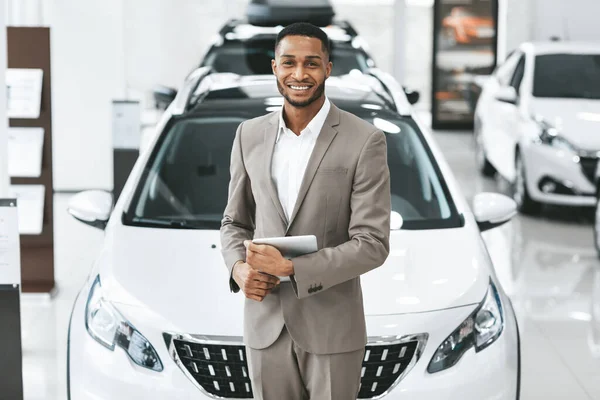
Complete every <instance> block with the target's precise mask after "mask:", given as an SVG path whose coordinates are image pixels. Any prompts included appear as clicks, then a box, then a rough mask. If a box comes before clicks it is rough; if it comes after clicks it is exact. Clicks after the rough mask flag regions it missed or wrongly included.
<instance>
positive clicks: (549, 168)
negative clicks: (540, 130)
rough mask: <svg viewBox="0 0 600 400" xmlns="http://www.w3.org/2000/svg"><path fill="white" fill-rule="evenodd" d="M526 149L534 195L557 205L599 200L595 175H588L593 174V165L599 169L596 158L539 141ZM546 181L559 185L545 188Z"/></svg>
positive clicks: (529, 183)
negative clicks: (548, 189) (593, 176)
mask: <svg viewBox="0 0 600 400" xmlns="http://www.w3.org/2000/svg"><path fill="white" fill-rule="evenodd" d="M522 152H523V162H524V165H525V173H526V178H527V179H526V180H527V191H528V192H529V195H530V196H531V198H532V199H534V200H536V201H539V202H541V203H547V204H556V205H570V206H593V205H594V204H595V187H594V185H593V184H592V182H591V179H590V178H591V176H590V177H588V176H586V174H587V175H590V173H591V170H592V169H593V170H595V160H594V159H592V158H590V157H582V156H583V154H582V155H580V154H576V153H573V152H571V151H568V150H559V149H556V148H554V147H551V146H547V145H541V144H535V143H532V144H529V145H527V146H523V148H522ZM586 171H587V172H586ZM546 182H551V183H552V185H551V186H554V187H556V188H557V189H556V190H554V191H551V192H545V191H543V190H542V187H543V186H544V183H546Z"/></svg>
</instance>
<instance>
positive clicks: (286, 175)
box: [271, 98, 331, 221]
mask: <svg viewBox="0 0 600 400" xmlns="http://www.w3.org/2000/svg"><path fill="white" fill-rule="evenodd" d="M330 108H331V103H330V102H329V99H327V98H325V103H324V104H323V106H322V107H321V109H320V110H319V112H318V113H317V115H315V116H314V118H313V119H312V120H311V121H310V122H309V123H308V125H307V126H306V128H305V129H304V130H302V131H301V132H300V135H299V136H296V134H295V133H294V132H292V131H291V130H290V129H288V127H287V126H286V125H285V121H284V119H283V108H282V109H281V113H280V114H279V129H278V133H277V139H276V142H275V150H274V152H273V161H272V163H271V176H272V178H273V181H274V182H275V186H276V187H277V194H278V196H279V201H280V202H281V205H282V206H283V210H284V211H285V215H286V217H287V219H288V221H289V220H290V217H291V216H292V212H293V211H294V206H295V205H296V199H297V198H298V191H299V190H300V184H301V183H302V179H303V178H304V172H305V171H306V166H307V164H308V160H309V158H310V155H311V154H312V151H313V149H314V148H315V143H316V142H317V138H318V137H319V133H321V128H323V124H324V123H325V119H327V115H328V114H329V110H330Z"/></svg>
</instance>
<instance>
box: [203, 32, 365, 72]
mask: <svg viewBox="0 0 600 400" xmlns="http://www.w3.org/2000/svg"><path fill="white" fill-rule="evenodd" d="M274 47H275V41H274V40H261V41H258V40H256V41H246V42H235V43H229V44H225V45H224V46H222V47H216V48H214V49H213V50H212V51H210V52H209V53H208V54H207V56H206V59H205V61H204V62H203V63H202V65H203V66H206V65H210V66H212V67H213V68H214V69H215V71H216V72H232V73H235V74H238V75H265V74H266V75H268V74H272V73H273V71H272V69H271V60H272V59H274V58H275V50H274ZM330 59H331V62H332V63H333V68H332V71H331V75H333V76H340V75H346V74H348V73H350V71H352V70H354V69H356V70H359V71H362V72H364V71H366V70H367V69H369V64H368V57H367V56H366V55H365V53H363V52H362V51H361V50H356V49H352V48H344V47H336V46H335V43H332V50H331V57H330Z"/></svg>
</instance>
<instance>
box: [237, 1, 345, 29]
mask: <svg viewBox="0 0 600 400" xmlns="http://www.w3.org/2000/svg"><path fill="white" fill-rule="evenodd" d="M334 15H335V13H334V12H333V7H332V6H331V4H330V3H329V0H302V1H298V0H251V1H250V3H249V4H248V8H247V9H246V18H248V22H249V23H250V24H252V25H257V26H277V25H283V26H285V25H289V24H291V23H294V22H310V23H311V24H313V25H316V26H321V27H324V26H327V25H329V24H331V21H332V20H333V17H334Z"/></svg>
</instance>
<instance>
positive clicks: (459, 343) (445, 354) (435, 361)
mask: <svg viewBox="0 0 600 400" xmlns="http://www.w3.org/2000/svg"><path fill="white" fill-rule="evenodd" d="M503 329H504V310H503V309H502V302H501V301H500V296H499V295H498V290H497V289H496V286H494V284H493V283H492V282H491V281H490V286H489V288H488V291H487V293H486V295H485V297H484V298H483V301H482V302H481V303H480V304H479V306H478V307H477V309H476V310H475V311H473V313H472V314H471V315H470V316H469V317H468V318H467V319H466V320H465V321H464V322H463V323H462V324H460V326H459V327H458V328H457V329H456V330H455V331H454V332H452V334H451V335H450V336H448V338H446V340H444V342H443V343H442V344H441V345H440V347H438V349H437V351H436V352H435V354H434V355H433V358H432V359H431V362H430V363H429V366H428V367H427V372H429V373H430V374H433V373H435V372H439V371H443V370H445V369H447V368H450V367H452V366H454V365H455V364H456V363H457V362H458V360H460V358H461V357H462V356H463V354H465V353H466V352H467V350H469V349H470V348H471V347H475V351H476V352H480V351H481V350H483V349H485V348H486V347H488V346H489V345H491V344H492V343H494V342H495V341H496V340H497V339H498V338H499V337H500V334H501V333H502V330H503Z"/></svg>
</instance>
